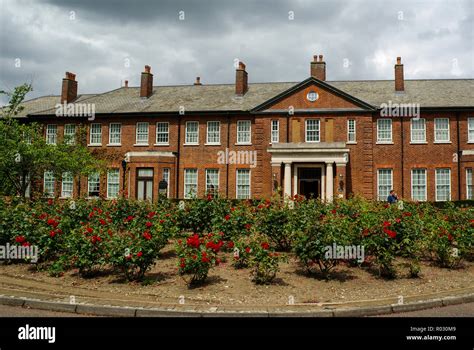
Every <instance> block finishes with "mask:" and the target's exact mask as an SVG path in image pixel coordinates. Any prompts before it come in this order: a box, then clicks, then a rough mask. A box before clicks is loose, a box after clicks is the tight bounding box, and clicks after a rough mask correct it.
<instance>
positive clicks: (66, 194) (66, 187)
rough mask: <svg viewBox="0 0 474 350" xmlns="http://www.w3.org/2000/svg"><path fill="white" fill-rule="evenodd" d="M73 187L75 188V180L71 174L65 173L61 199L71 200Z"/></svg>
mask: <svg viewBox="0 0 474 350" xmlns="http://www.w3.org/2000/svg"><path fill="white" fill-rule="evenodd" d="M73 187H74V180H73V177H72V174H71V173H69V172H65V173H63V176H62V183H61V197H63V198H71V197H72V190H73Z"/></svg>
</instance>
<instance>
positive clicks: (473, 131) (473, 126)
mask: <svg viewBox="0 0 474 350" xmlns="http://www.w3.org/2000/svg"><path fill="white" fill-rule="evenodd" d="M467 124H468V134H469V135H468V141H469V142H474V118H468V122H467Z"/></svg>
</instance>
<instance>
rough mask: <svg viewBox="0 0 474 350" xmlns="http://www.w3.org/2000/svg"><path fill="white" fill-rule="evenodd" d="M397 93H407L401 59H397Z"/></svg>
mask: <svg viewBox="0 0 474 350" xmlns="http://www.w3.org/2000/svg"><path fill="white" fill-rule="evenodd" d="M395 91H405V79H404V77H403V64H402V58H401V57H397V64H396V65H395Z"/></svg>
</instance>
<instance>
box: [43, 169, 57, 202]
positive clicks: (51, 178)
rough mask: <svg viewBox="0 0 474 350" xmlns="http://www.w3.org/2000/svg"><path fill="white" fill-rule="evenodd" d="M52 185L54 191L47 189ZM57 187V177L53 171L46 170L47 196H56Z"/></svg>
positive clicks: (44, 191)
mask: <svg viewBox="0 0 474 350" xmlns="http://www.w3.org/2000/svg"><path fill="white" fill-rule="evenodd" d="M49 186H52V191H46V189H47V188H48V187H49ZM55 189H56V179H55V178H54V173H53V172H52V171H45V172H44V174H43V193H44V195H45V196H46V197H54V192H55Z"/></svg>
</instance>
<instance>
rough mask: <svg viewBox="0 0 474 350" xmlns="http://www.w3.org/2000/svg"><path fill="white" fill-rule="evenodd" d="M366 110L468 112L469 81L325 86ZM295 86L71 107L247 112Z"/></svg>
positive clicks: (179, 93)
mask: <svg viewBox="0 0 474 350" xmlns="http://www.w3.org/2000/svg"><path fill="white" fill-rule="evenodd" d="M325 83H327V84H329V85H331V86H333V87H334V88H336V89H339V90H341V91H343V92H345V93H346V94H348V95H351V96H353V97H355V98H357V99H359V100H361V101H364V102H366V103H368V104H370V105H372V106H375V107H379V106H380V105H381V104H382V103H388V102H389V101H392V103H419V104H420V106H421V107H474V79H443V80H405V92H403V93H399V92H395V90H394V82H393V80H363V81H326V82H325ZM298 84H300V82H277V83H252V84H249V89H248V92H247V93H246V94H245V95H244V96H243V97H238V96H236V95H235V85H234V84H215V85H199V86H196V85H180V86H155V87H153V94H152V96H150V97H149V98H147V99H144V98H141V97H140V93H139V89H140V88H139V87H122V88H119V89H116V90H112V91H108V92H105V93H102V94H96V95H80V96H79V97H78V99H77V100H76V101H75V102H82V103H91V104H92V103H93V104H95V113H97V114H101V113H105V114H109V113H110V114H112V113H114V114H120V113H149V112H157V113H160V112H178V111H179V109H180V106H183V107H184V108H185V110H186V111H196V112H197V111H200V112H205V111H250V110H252V109H253V108H255V107H257V106H259V105H261V104H263V103H264V102H266V101H268V100H270V99H272V98H273V97H275V96H277V95H279V94H282V93H284V92H285V91H286V90H288V89H291V88H293V87H295V86H296V85H298ZM57 103H59V96H44V97H39V98H36V99H32V100H29V101H25V102H24V106H25V109H24V111H23V112H22V113H21V116H26V115H50V114H54V113H55V108H54V106H55V105H56V104H57Z"/></svg>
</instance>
